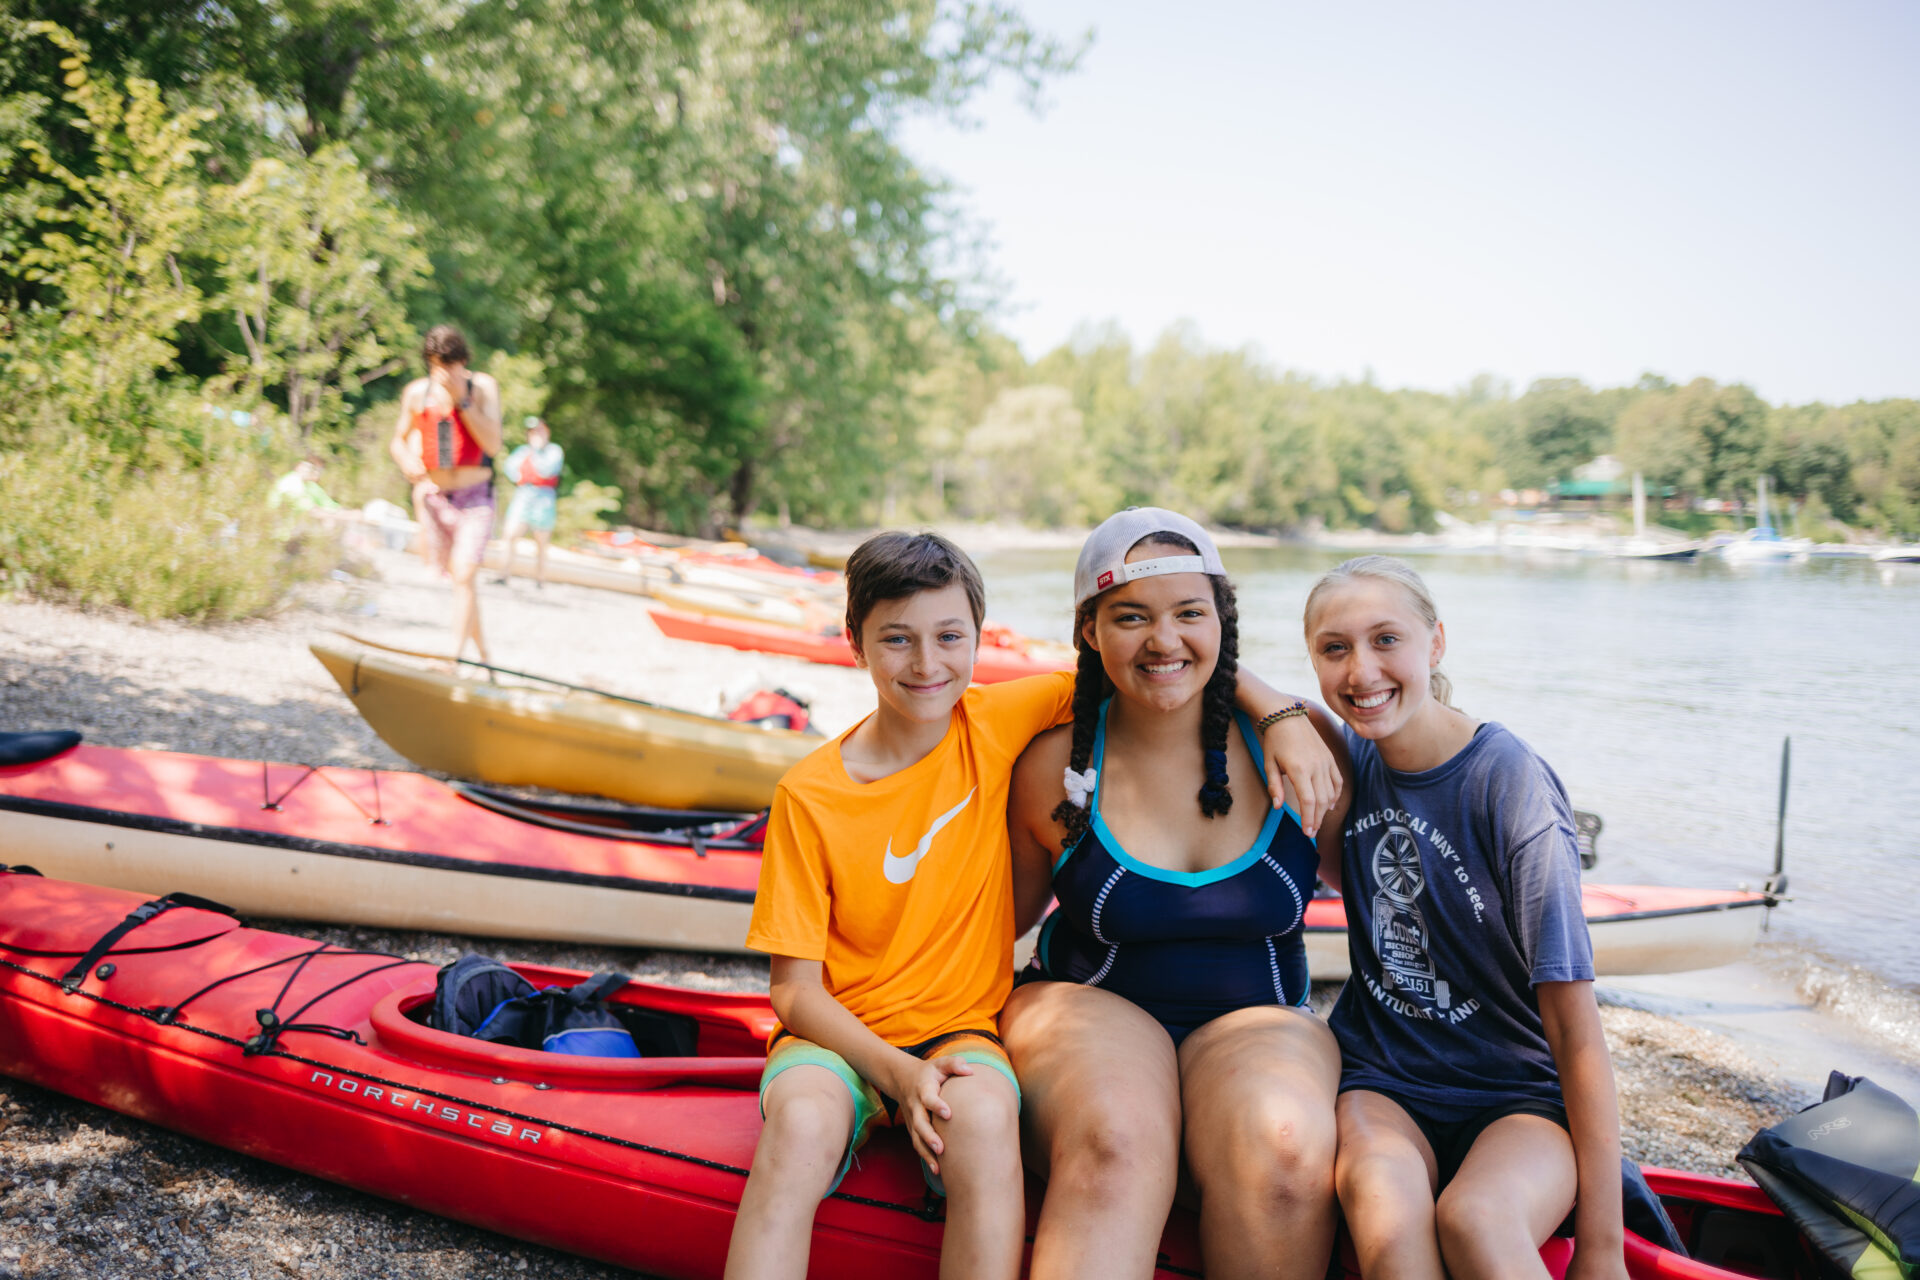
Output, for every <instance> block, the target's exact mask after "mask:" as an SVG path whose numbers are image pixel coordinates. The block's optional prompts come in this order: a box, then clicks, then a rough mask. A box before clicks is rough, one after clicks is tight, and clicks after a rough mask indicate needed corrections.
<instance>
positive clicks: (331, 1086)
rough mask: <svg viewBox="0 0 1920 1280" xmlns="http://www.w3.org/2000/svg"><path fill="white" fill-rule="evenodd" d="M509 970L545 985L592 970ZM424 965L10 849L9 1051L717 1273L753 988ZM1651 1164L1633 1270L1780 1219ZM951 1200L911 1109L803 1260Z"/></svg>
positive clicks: (6, 1068) (29, 1070) (1673, 1264)
mask: <svg viewBox="0 0 1920 1280" xmlns="http://www.w3.org/2000/svg"><path fill="white" fill-rule="evenodd" d="M521 971H522V972H523V973H524V974H525V975H526V976H527V977H528V978H529V979H531V980H532V981H533V982H534V983H536V984H537V985H547V984H553V983H563V984H564V983H571V982H574V981H577V980H579V979H580V978H582V977H584V975H581V974H575V973H571V972H568V971H564V970H552V969H543V968H538V967H533V966H524V967H522V969H521ZM434 975H435V969H434V967H433V966H431V965H428V964H425V963H421V962H417V961H409V960H403V959H399V958H397V957H393V956H386V955H380V954H377V953H370V952H363V951H342V950H338V949H336V948H333V947H330V946H328V945H326V944H316V943H313V942H310V941H308V940H306V939H301V938H294V937H290V936H288V935H285V934H278V933H269V932H265V931H262V930H257V929H248V928H243V927H241V926H240V925H239V924H238V923H237V922H236V921H235V920H233V919H232V918H230V917H229V916H228V915H226V914H223V912H222V911H221V910H220V909H219V908H218V907H217V905H216V904H212V903H202V902H199V901H189V902H184V903H182V902H178V901H174V900H167V899H156V900H149V899H147V898H145V897H144V896H143V895H137V894H130V893H124V892H120V891H118V890H112V889H100V888H95V887H92V886H88V885H81V884H75V883H72V882H69V881H61V880H52V879H45V878H42V877H40V876H37V875H31V874H21V873H19V872H16V871H6V870H4V869H0V1072H4V1073H5V1074H7V1075H11V1076H16V1077H18V1078H20V1079H24V1080H29V1081H32V1082H34V1083H35V1084H38V1085H41V1086H43V1087H46V1088H49V1089H54V1090H58V1091H60V1092H62V1093H67V1094H71V1095H72V1096H74V1097H77V1098H81V1099H83V1100H85V1101H88V1102H93V1103H97V1104H99V1105H102V1106H106V1107H110V1108H112V1109H114V1110H117V1111H122V1112H125V1113H126V1114H129V1115H133V1116H137V1117H139V1118H141V1119H143V1120H147V1121H151V1122H152V1123H155V1124H159V1125H164V1126H166V1127H167V1128H171V1129H176V1130H179V1131H180V1132H183V1133H187V1134H191V1135H193V1136H195V1137H198V1138H202V1139H205V1140H206V1141H209V1142H213V1143H217V1144H219V1145H221V1146H226V1147H230V1148H232V1149H234V1150H237V1151H242V1152H245V1153H246V1154H248V1155H252V1156H257V1157H259V1158H261V1159H265V1160H270V1161H273V1162H275V1163H277V1164H282V1165H286V1166H288V1167H290V1168H294V1169H299V1170H301V1171H303V1172H306V1173H311V1174H315V1175H317V1176H319V1177H322V1178H326V1179H329V1180H331V1181H334V1182H339V1183H344V1184H346V1185H348V1186H352V1187H357V1188H359V1189H361V1190H363V1191H367V1192H370V1193H372V1194H375V1195H380V1196H385V1197H388V1198H390V1199H394V1200H399V1201H402V1202H404V1203H407V1204H411V1205H414V1206H417V1207H419V1208H422V1209H426V1210H428V1211H430V1212H433V1213H439V1214H443V1215H445V1216H447V1217H451V1218H458V1219H460V1220H462V1221H465V1222H470V1223H473V1224H475V1225H477V1226H482V1227H485V1228H488V1229H490V1230H494V1231H499V1232H502V1233H504V1234H507V1235H511V1236H515V1237H518V1238H520V1239H523V1240H529V1241H533V1242H535V1243H538V1244H542V1245H547V1246H550V1247H553V1248H557V1249H565V1250H569V1251H572V1252H575V1253H580V1254H585V1255H587V1256H590V1257H594V1258H599V1259H602V1260H604V1261H606V1262H610V1263H614V1264H616V1265H619V1266H625V1267H631V1268H634V1269H636V1270H639V1271H643V1272H646V1273H648V1274H651V1275H657V1276H663V1277H689V1278H691V1277H712V1276H718V1275H719V1274H720V1271H721V1267H722V1263H723V1261H724V1258H725V1253H726V1245H727V1239H728V1235H729V1233H730V1232H731V1230H732V1225H733V1215H734V1211H735V1209H736V1207H737V1205H738V1203H739V1197H740V1191H741V1188H742V1186H743V1184H744V1182H745V1174H746V1170H747V1166H748V1164H749V1162H750V1160H751V1158H752V1153H753V1145H754V1141H755V1139H756V1137H757V1136H758V1133H759V1127H760V1122H759V1114H758V1108H757V1105H756V1102H755V1088H756V1085H757V1082H758V1078H759V1072H760V1067H761V1058H760V1052H761V1045H762V1043H763V1039H764V1037H765V1035H766V1034H767V1032H768V1030H769V1029H770V1027H771V1025H772V1021H773V1013H772V1010H771V1008H770V1007H769V1006H768V1004H767V1001H766V998H765V997H763V996H749V995H729V994H716V993H711V992H694V991H686V990H681V989H678V988H673V987H664V986H655V985H649V984H640V983H636V984H632V985H629V986H628V987H626V988H624V989H622V990H621V991H619V992H618V993H617V994H616V995H615V996H614V998H613V1005H612V1007H613V1009H614V1011H615V1012H616V1013H617V1014H618V1015H619V1017H620V1019H621V1021H622V1022H623V1023H625V1024H626V1025H627V1027H628V1028H629V1029H630V1030H631V1031H633V1032H634V1035H635V1039H636V1041H637V1042H638V1043H640V1045H641V1046H642V1048H643V1050H644V1049H649V1048H651V1049H653V1050H654V1051H655V1053H656V1054H657V1055H658V1056H648V1057H645V1058H642V1059H641V1060H639V1061H635V1060H633V1059H625V1058H619V1059H607V1058H579V1057H567V1056H563V1055H556V1054H549V1053H541V1052H535V1051H530V1050H526V1049H519V1048H514V1047H510V1046H503V1045H493V1044H487V1043H485V1042H482V1041H479V1040H472V1039H466V1038H463V1037H459V1036H453V1035H448V1034H445V1033H443V1032H439V1031H434V1030H431V1029H429V1028H428V1027H426V1026H425V1025H423V1023H422V1022H421V1021H420V1020H419V1018H420V1015H421V1012H422V1008H423V1006H425V1005H426V1004H427V1003H428V1002H429V1001H430V999H431V997H432V993H433V986H434ZM689 1044H691V1045H692V1046H693V1055H692V1056H672V1054H673V1053H675V1052H677V1053H680V1054H683V1055H684V1054H685V1053H686V1046H687V1045H689ZM663 1046H675V1048H674V1049H672V1050H666V1051H664V1052H663V1051H662V1049H663ZM1649 1177H1650V1179H1651V1180H1652V1181H1653V1184H1654V1189H1655V1190H1656V1191H1657V1192H1659V1193H1661V1194H1662V1195H1670V1196H1672V1197H1674V1198H1673V1200H1672V1201H1671V1204H1670V1207H1671V1208H1674V1209H1677V1210H1678V1211H1679V1212H1678V1213H1677V1214H1676V1217H1677V1218H1678V1219H1679V1222H1680V1225H1681V1230H1682V1236H1683V1239H1685V1238H1689V1237H1690V1238H1691V1243H1693V1244H1695V1245H1698V1246H1702V1247H1705V1248H1707V1249H1708V1250H1709V1251H1710V1255H1709V1259H1708V1260H1705V1261H1689V1260H1687V1259H1685V1258H1682V1257H1680V1256H1679V1255H1677V1254H1673V1253H1668V1252H1665V1251H1663V1250H1659V1249H1656V1248H1655V1247H1654V1246H1652V1245H1651V1244H1648V1243H1646V1242H1645V1241H1642V1240H1640V1239H1639V1238H1638V1237H1636V1236H1633V1235H1631V1234H1629V1236H1628V1237H1627V1240H1628V1246H1627V1247H1628V1261H1629V1271H1630V1273H1631V1274H1632V1275H1633V1276H1635V1277H1636V1278H1637V1280H1651V1278H1653V1277H1670V1278H1672V1280H1709V1278H1718V1277H1727V1276H1731V1275H1734V1274H1738V1273H1736V1272H1732V1271H1725V1270H1720V1269H1717V1268H1716V1267H1715V1266H1714V1265H1712V1263H1711V1259H1712V1258H1718V1257H1725V1256H1736V1257H1738V1256H1753V1254H1752V1250H1751V1249H1750V1248H1747V1246H1748V1245H1749V1244H1750V1243H1751V1242H1752V1241H1755V1240H1760V1241H1765V1240H1769V1239H1774V1238H1776V1237H1779V1235H1780V1233H1781V1232H1782V1231H1783V1230H1786V1238H1787V1239H1788V1240H1789V1241H1790V1240H1791V1239H1792V1233H1791V1231H1790V1229H1785V1228H1783V1220H1782V1219H1781V1218H1780V1217H1779V1215H1778V1214H1777V1213H1776V1212H1775V1211H1774V1210H1773V1209H1772V1208H1771V1206H1769V1205H1768V1204H1766V1203H1765V1201H1764V1200H1762V1199H1761V1198H1760V1197H1759V1194H1758V1193H1757V1192H1756V1191H1754V1190H1753V1189H1752V1188H1749V1187H1743V1186H1740V1185H1738V1184H1733V1183H1725V1182H1719V1181H1716V1180H1713V1179H1705V1178H1698V1177H1692V1176H1689V1175H1684V1174H1668V1173H1663V1172H1661V1171H1658V1170H1650V1171H1649ZM1039 1195H1040V1189H1039V1187H1038V1185H1037V1184H1035V1186H1034V1188H1033V1189H1032V1194H1031V1195H1030V1196H1029V1229H1030V1230H1031V1226H1032V1221H1033V1214H1034V1212H1035V1210H1037V1207H1038V1204H1039ZM941 1209H942V1206H941V1205H940V1204H939V1203H938V1202H937V1201H932V1200H930V1198H929V1197H928V1196H927V1194H926V1192H925V1190H924V1186H923V1184H922V1182H921V1178H920V1173H919V1169H918V1166H917V1164H916V1162H915V1160H914V1158H913V1154H912V1149H911V1148H910V1147H909V1146H908V1145H907V1143H906V1142H905V1141H903V1140H902V1136H901V1134H900V1132H899V1131H898V1130H887V1131H883V1132H882V1133H880V1134H879V1135H878V1136H877V1137H876V1138H875V1139H874V1141H873V1142H872V1143H871V1144H870V1145H869V1146H868V1147H867V1148H866V1150H865V1151H864V1152H863V1154H862V1157H861V1159H860V1161H859V1163H858V1164H857V1165H856V1167H855V1168H854V1170H853V1171H852V1172H851V1173H850V1174H849V1175H848V1177H847V1179H846V1181H845V1182H844V1183H843V1184H842V1185H841V1187H840V1189H839V1190H838V1191H836V1192H835V1193H834V1194H833V1195H831V1196H829V1197H828V1198H827V1200H826V1201H825V1202H823V1203H822V1204H821V1206H820V1210H819V1216H818V1218H817V1220H816V1227H815V1230H814V1236H813V1250H812V1254H811V1257H810V1259H809V1265H810V1269H811V1270H812V1271H813V1273H814V1274H817V1275H830V1276H836V1277H845V1278H847V1280H866V1278H872V1280H893V1278H895V1277H914V1276H926V1277H932V1276H934V1275H935V1274H937V1270H938V1258H939V1248H940V1236H941V1225H940V1219H941V1216H942V1215H941ZM1743 1249H1744V1250H1745V1252H1744V1253H1743V1252H1742V1250H1743ZM1161 1250H1162V1252H1161V1258H1160V1265H1159V1268H1158V1269H1157V1270H1156V1272H1155V1275H1156V1277H1157V1278H1165V1277H1173V1276H1197V1275H1200V1274H1201V1272H1200V1269H1199V1255H1198V1248H1197V1240H1196V1235H1195V1231H1194V1222H1193V1219H1192V1217H1191V1216H1190V1215H1189V1214H1187V1213H1185V1212H1184V1211H1178V1210H1176V1211H1175V1213H1174V1215H1173V1216H1172V1218H1171V1219H1170V1220H1169V1221H1168V1224H1167V1228H1166V1234H1165V1236H1164V1237H1163V1240H1162V1243H1161ZM1696 1252H1699V1250H1698V1249H1696ZM1569 1254H1570V1248H1569V1247H1568V1244H1567V1242H1565V1241H1558V1240H1556V1241H1552V1242H1550V1243H1549V1245H1548V1246H1547V1247H1546V1249H1544V1250H1543V1258H1544V1259H1545V1260H1546V1261H1547V1263H1548V1264H1549V1268H1550V1270H1551V1271H1552V1273H1553V1274H1554V1275H1556V1276H1558V1275H1560V1274H1562V1272H1563V1271H1564V1269H1565V1267H1566V1264H1567V1260H1568V1256H1569ZM1772 1274H1778V1275H1782V1276H1786V1277H1797V1276H1798V1275H1799V1273H1798V1272H1796V1271H1791V1270H1789V1271H1780V1272H1774V1273H1772ZM1807 1274H1808V1275H1809V1276H1811V1274H1812V1273H1811V1272H1808V1273H1807Z"/></svg>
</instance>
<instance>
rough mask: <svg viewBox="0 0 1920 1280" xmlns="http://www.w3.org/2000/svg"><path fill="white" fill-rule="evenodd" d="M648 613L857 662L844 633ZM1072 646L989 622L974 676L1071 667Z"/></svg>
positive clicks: (725, 638)
mask: <svg viewBox="0 0 1920 1280" xmlns="http://www.w3.org/2000/svg"><path fill="white" fill-rule="evenodd" d="M647 616H649V617H651V618H652V619H653V624H654V625H655V626H656V627H659V628H660V634H662V635H664V636H668V637H670V638H672V639H675V640H698V641H701V642H702V643H705V644H721V645H726V646H727V647H728V648H732V649H746V650H749V651H751V652H754V653H780V654H785V655H787V656H788V657H791V658H805V659H806V660H807V661H808V662H820V663H825V664H826V665H828V666H833V667H850V666H852V665H853V648H852V646H851V645H849V644H848V643H847V638H846V637H845V636H844V635H840V634H838V633H836V634H833V635H823V634H821V633H819V632H816V631H804V630H802V629H801V628H799V627H783V626H778V625H776V624H774V623H769V622H754V621H751V620H748V619H745V618H721V617H716V616H714V615H711V614H705V613H686V612H683V611H681V610H679V609H660V608H652V607H649V608H648V610H647ZM1071 655H1072V651H1071V650H1068V649H1065V648H1064V646H1059V645H1049V644H1046V643H1044V642H1041V641H1035V640H1028V639H1027V638H1025V637H1023V636H1020V635H1018V634H1016V633H1015V632H1012V631H1009V630H1007V629H1006V628H1004V627H996V626H994V625H992V624H988V625H987V626H986V627H985V628H984V629H983V630H982V633H981V637H980V651H979V654H978V656H976V657H975V658H974V661H973V678H974V679H975V680H976V681H978V682H979V683H981V684H995V683H998V682H999V681H1001V680H1017V679H1019V678H1020V677H1021V676H1033V675H1041V674H1044V673H1045V672H1048V671H1065V670H1066V669H1068V668H1069V667H1071V666H1072V665H1073V658H1072V656H1071Z"/></svg>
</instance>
